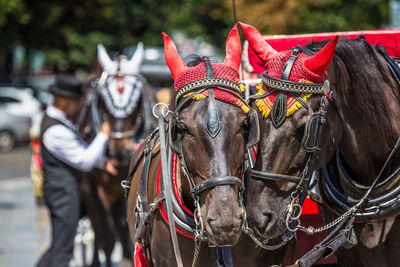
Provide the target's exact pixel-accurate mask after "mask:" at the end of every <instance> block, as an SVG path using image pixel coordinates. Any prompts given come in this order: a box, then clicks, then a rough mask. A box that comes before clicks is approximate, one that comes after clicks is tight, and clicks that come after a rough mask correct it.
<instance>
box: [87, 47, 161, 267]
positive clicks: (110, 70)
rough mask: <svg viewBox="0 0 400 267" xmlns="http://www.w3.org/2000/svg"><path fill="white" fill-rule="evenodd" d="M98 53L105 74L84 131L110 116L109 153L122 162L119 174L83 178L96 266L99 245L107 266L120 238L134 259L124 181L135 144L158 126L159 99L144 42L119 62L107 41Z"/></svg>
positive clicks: (127, 255)
mask: <svg viewBox="0 0 400 267" xmlns="http://www.w3.org/2000/svg"><path fill="white" fill-rule="evenodd" d="M98 57H99V61H100V64H101V65H102V68H103V74H102V76H101V77H100V79H99V80H98V81H97V84H96V86H95V88H93V92H92V95H91V97H90V103H89V104H88V105H87V108H86V110H85V111H86V114H82V117H83V118H84V117H86V123H85V125H86V126H84V127H81V131H82V132H83V134H85V132H86V133H87V132H90V131H94V132H96V131H98V129H99V126H100V124H101V122H102V120H103V119H107V120H109V122H110V124H111V125H112V133H111V137H110V141H109V145H108V151H107V156H108V157H109V158H111V159H114V160H115V162H116V163H117V166H116V167H117V170H118V174H117V175H116V176H113V175H111V174H110V173H107V172H105V171H103V170H101V169H95V170H93V171H92V172H90V173H88V174H87V175H86V177H85V178H84V179H83V181H82V183H81V189H82V190H81V191H82V198H83V202H84V204H85V207H86V210H87V212H88V216H89V218H90V220H91V222H92V226H93V229H94V232H95V244H94V257H93V263H92V266H100V263H99V259H98V250H99V249H101V250H103V251H104V253H105V256H106V265H107V266H111V253H112V251H113V249H114V245H115V242H116V241H117V240H119V241H120V242H121V244H122V247H123V257H124V258H126V259H128V260H131V259H132V249H131V246H130V241H129V231H128V226H127V223H126V215H125V203H124V202H125V200H124V191H123V189H122V187H121V181H122V180H123V179H124V178H125V177H126V176H127V175H128V168H129V160H130V158H131V156H132V154H133V149H134V146H135V144H136V143H138V142H139V141H140V140H141V139H143V138H144V137H145V136H147V135H148V134H149V133H151V131H152V130H153V129H154V128H155V120H154V117H153V116H152V113H151V108H152V106H153V105H154V104H155V102H156V101H155V92H153V90H152V89H151V88H150V87H149V86H148V85H147V84H146V81H145V80H144V78H143V77H141V76H140V75H139V67H140V64H141V62H142V58H143V46H142V44H141V43H140V44H139V45H138V48H137V50H136V52H135V54H134V55H133V56H132V58H131V59H127V58H125V57H123V56H122V57H121V56H120V57H118V58H117V60H115V61H113V60H111V59H110V58H109V56H108V54H107V52H106V50H105V48H104V47H103V46H102V45H99V47H98Z"/></svg>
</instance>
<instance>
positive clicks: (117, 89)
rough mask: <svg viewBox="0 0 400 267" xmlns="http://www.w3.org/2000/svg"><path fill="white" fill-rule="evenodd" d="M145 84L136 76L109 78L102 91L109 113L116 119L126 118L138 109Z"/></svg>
mask: <svg viewBox="0 0 400 267" xmlns="http://www.w3.org/2000/svg"><path fill="white" fill-rule="evenodd" d="M142 87H143V83H142V82H141V80H140V79H138V78H137V77H135V76H122V77H115V76H113V77H109V78H108V79H107V83H106V84H105V86H104V87H103V88H102V90H101V95H102V97H103V99H104V102H105V104H106V107H107V109H108V111H109V112H110V113H111V114H112V115H113V117H115V118H126V117H127V116H129V115H130V114H132V112H133V110H134V109H135V108H136V106H137V104H138V102H139V99H140V96H141V89H142Z"/></svg>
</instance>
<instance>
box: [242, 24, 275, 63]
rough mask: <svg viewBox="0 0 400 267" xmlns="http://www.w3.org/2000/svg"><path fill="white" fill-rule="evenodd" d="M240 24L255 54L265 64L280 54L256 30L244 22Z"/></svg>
mask: <svg viewBox="0 0 400 267" xmlns="http://www.w3.org/2000/svg"><path fill="white" fill-rule="evenodd" d="M239 24H240V26H241V27H242V29H243V32H244V35H245V36H246V39H247V41H249V44H250V46H251V48H253V50H254V52H256V54H257V56H258V57H259V58H260V59H261V60H262V61H263V62H264V64H266V63H267V62H268V61H269V60H270V59H271V58H272V57H273V56H274V55H275V54H276V53H278V52H277V51H276V50H275V49H273V48H272V47H271V46H270V45H269V44H268V43H267V42H266V41H265V40H264V38H263V37H262V35H261V33H260V32H259V31H258V30H257V29H256V28H254V27H253V26H250V25H247V24H245V23H242V22H239Z"/></svg>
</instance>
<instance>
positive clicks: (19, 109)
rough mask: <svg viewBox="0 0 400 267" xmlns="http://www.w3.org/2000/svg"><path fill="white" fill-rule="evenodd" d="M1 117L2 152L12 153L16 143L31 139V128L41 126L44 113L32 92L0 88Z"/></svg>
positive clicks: (36, 133)
mask: <svg viewBox="0 0 400 267" xmlns="http://www.w3.org/2000/svg"><path fill="white" fill-rule="evenodd" d="M0 115H1V116H0V140H1V141H0V150H2V151H10V150H11V149H12V148H13V146H14V144H15V142H20V141H28V140H29V139H30V131H32V129H30V128H31V126H32V125H39V124H40V120H41V118H42V116H43V111H42V105H41V103H40V102H39V101H38V100H37V99H36V98H35V97H34V96H33V92H32V90H29V89H26V90H25V89H21V88H15V87H13V86H0ZM35 131H36V132H35V133H34V134H35V135H38V134H39V132H38V131H39V129H35Z"/></svg>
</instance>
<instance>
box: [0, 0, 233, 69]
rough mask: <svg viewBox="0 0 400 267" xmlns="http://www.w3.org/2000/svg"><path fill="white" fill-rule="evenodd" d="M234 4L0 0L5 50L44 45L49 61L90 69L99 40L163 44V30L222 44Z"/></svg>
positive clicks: (0, 48)
mask: <svg viewBox="0 0 400 267" xmlns="http://www.w3.org/2000/svg"><path fill="white" fill-rule="evenodd" d="M229 8H231V7H229V6H228V7H226V6H225V5H224V3H223V1H220V0H204V1H200V2H199V1H194V0H169V1H162V0H134V1H132V0H68V1H65V0H35V1H32V0H11V1H10V0H0V36H1V37H2V38H1V40H0V52H1V53H3V54H4V52H5V51H9V49H10V48H11V47H13V46H14V45H17V44H22V45H24V46H25V47H26V48H27V51H28V53H29V51H32V49H36V50H42V51H44V52H45V53H46V60H47V62H48V63H50V64H55V63H56V62H59V61H60V60H63V61H68V62H69V63H70V64H72V66H73V67H85V68H87V69H90V68H93V65H94V64H93V63H94V60H95V57H96V45H97V44H98V43H103V44H104V45H105V46H106V48H107V49H108V50H109V51H121V50H122V49H123V48H125V47H127V46H129V45H134V44H137V43H138V42H139V41H143V42H144V44H145V45H157V46H158V45H162V35H161V32H163V31H164V32H166V33H169V34H171V33H173V32H174V31H176V30H179V31H181V32H184V33H185V34H187V35H188V36H190V37H194V36H203V37H204V39H205V40H206V41H209V42H212V43H215V44H217V45H220V46H222V44H223V43H224V40H225V38H226V34H225V33H226V31H227V28H229V27H231V26H232V24H233V22H232V18H231V11H230V10H227V9H229ZM221 32H223V33H224V34H221ZM0 64H1V63H0Z"/></svg>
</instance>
